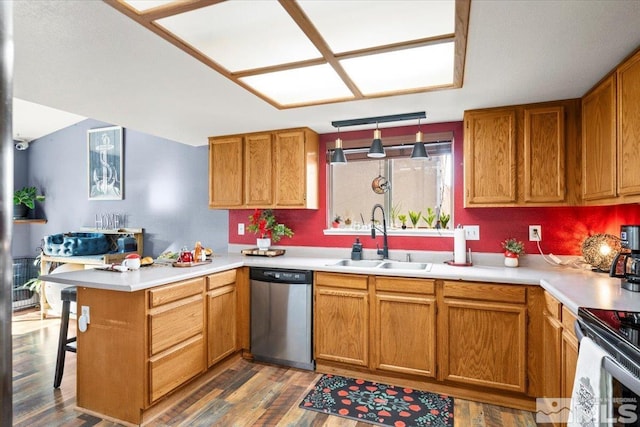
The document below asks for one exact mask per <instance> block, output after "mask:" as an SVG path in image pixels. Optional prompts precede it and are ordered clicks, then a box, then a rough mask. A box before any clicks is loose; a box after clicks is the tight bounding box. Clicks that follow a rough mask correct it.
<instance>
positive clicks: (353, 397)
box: [300, 375, 453, 427]
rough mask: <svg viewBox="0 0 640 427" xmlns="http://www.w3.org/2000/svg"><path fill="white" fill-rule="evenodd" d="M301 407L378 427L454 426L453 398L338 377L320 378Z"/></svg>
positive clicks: (327, 376) (324, 376)
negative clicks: (378, 426) (377, 426)
mask: <svg viewBox="0 0 640 427" xmlns="http://www.w3.org/2000/svg"><path fill="white" fill-rule="evenodd" d="M300 407H301V408H304V409H310V410H312V411H318V412H324V413H327V414H331V415H338V416H341V417H345V418H350V419H353V420H357V421H362V422H367V423H371V424H376V425H381V426H391V427H417V426H438V427H440V426H442V427H450V426H453V398H452V397H449V396H444V395H441V394H435V393H428V392H424V391H418V390H413V389H410V388H402V387H394V386H390V385H385V384H380V383H375V382H369V381H364V380H360V379H353V378H347V377H341V376H338V375H323V376H322V378H320V380H319V381H318V382H317V383H316V385H315V387H314V388H313V390H311V391H310V392H309V393H308V394H307V396H306V397H305V398H304V400H303V401H302V403H300Z"/></svg>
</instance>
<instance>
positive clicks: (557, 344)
mask: <svg viewBox="0 0 640 427" xmlns="http://www.w3.org/2000/svg"><path fill="white" fill-rule="evenodd" d="M559 318H560V303H559V302H558V301H556V300H555V299H554V298H553V297H552V296H550V295H549V294H547V293H545V310H544V323H543V325H542V328H543V329H542V333H543V337H544V353H543V354H544V361H543V363H544V369H543V384H544V386H543V392H544V394H543V396H544V397H559V396H561V393H562V380H561V375H562V368H561V367H562V323H561V322H560V320H559Z"/></svg>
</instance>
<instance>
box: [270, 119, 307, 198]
mask: <svg viewBox="0 0 640 427" xmlns="http://www.w3.org/2000/svg"><path fill="white" fill-rule="evenodd" d="M275 152H276V155H275V158H276V163H275V170H276V191H275V193H276V205H277V206H278V207H304V206H305V202H306V197H307V195H306V189H307V174H306V171H307V163H306V155H305V153H306V150H305V132H304V131H302V130H300V131H292V132H278V133H277V134H276V143H275Z"/></svg>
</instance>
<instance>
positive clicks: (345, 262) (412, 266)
mask: <svg viewBox="0 0 640 427" xmlns="http://www.w3.org/2000/svg"><path fill="white" fill-rule="evenodd" d="M327 265H330V266H335V267H360V268H384V269H388V270H422V271H429V270H431V263H430V262H402V261H384V260H361V261H354V260H351V259H341V260H340V261H338V262H336V263H333V264H327Z"/></svg>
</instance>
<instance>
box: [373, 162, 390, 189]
mask: <svg viewBox="0 0 640 427" xmlns="http://www.w3.org/2000/svg"><path fill="white" fill-rule="evenodd" d="M378 164H379V165H380V171H379V172H378V176H377V177H376V178H374V179H373V181H372V182H371V189H372V190H373V192H374V193H376V194H384V193H386V192H387V191H389V189H390V188H391V183H390V182H389V180H388V179H387V178H385V177H384V176H382V162H378Z"/></svg>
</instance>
